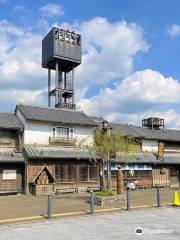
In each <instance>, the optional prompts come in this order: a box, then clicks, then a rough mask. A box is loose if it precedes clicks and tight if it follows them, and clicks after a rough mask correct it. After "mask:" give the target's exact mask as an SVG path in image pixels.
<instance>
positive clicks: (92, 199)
mask: <svg viewBox="0 0 180 240" xmlns="http://www.w3.org/2000/svg"><path fill="white" fill-rule="evenodd" d="M90 193H91V195H90V213H91V214H94V193H93V190H91V192H90Z"/></svg>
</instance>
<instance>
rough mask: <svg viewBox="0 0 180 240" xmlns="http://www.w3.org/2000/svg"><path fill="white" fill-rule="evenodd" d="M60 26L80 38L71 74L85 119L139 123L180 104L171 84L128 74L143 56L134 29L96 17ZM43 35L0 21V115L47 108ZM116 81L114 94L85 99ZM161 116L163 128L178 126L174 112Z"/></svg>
mask: <svg viewBox="0 0 180 240" xmlns="http://www.w3.org/2000/svg"><path fill="white" fill-rule="evenodd" d="M43 25H44V23H43ZM45 26H46V27H47V24H45ZM63 26H66V27H67V28H70V29H71V28H75V29H76V30H77V32H80V33H81V34H82V37H83V40H82V41H83V62H82V65H80V66H79V67H78V68H77V69H76V71H75V83H76V89H77V91H76V99H77V105H79V106H80V107H81V109H83V110H84V111H85V112H87V113H88V114H90V115H100V116H101V115H102V116H104V117H106V118H107V119H109V120H111V121H121V122H134V123H137V122H138V123H140V120H141V119H142V118H143V117H147V116H149V114H151V115H153V113H157V114H159V115H158V116H160V113H161V112H160V111H159V112H157V109H156V110H153V108H154V107H157V106H166V105H167V104H173V103H177V102H178V101H179V100H180V97H179V92H180V84H179V82H178V81H176V80H175V79H173V78H171V77H164V76H163V75H162V74H160V73H159V72H156V71H152V70H148V69H147V70H144V71H139V72H136V73H134V74H132V73H133V64H134V57H135V56H136V54H137V53H139V52H146V51H148V44H147V43H146V41H145V40H144V37H143V30H142V29H141V28H140V26H139V25H137V24H135V23H133V24H128V23H126V22H124V21H120V22H109V21H108V20H107V19H105V18H101V17H97V18H94V19H92V20H90V21H86V22H82V23H76V24H73V25H68V24H63ZM45 31H46V30H45ZM44 35H45V34H44V33H41V34H40V33H35V32H33V31H31V30H24V29H23V28H19V27H16V26H15V25H13V24H10V23H9V22H7V21H0V42H1V45H0V56H1V57H0V76H1V78H0V109H2V107H1V106H12V105H13V106H14V105H15V104H16V103H19V102H22V103H26V104H41V105H46V103H47V97H46V94H45V89H46V88H47V71H46V70H44V69H42V68H41V40H42V38H43V36H44ZM120 78H124V80H122V81H120V82H119V83H117V84H116V86H115V88H114V89H110V88H105V89H102V90H101V91H100V93H99V94H97V95H96V96H94V97H92V98H90V99H84V94H85V92H86V90H88V89H89V88H90V87H93V86H94V84H96V83H99V84H102V85H103V84H106V83H108V82H109V81H113V80H114V79H116V80H117V79H120ZM167 89H168V90H167ZM148 113H149V114H148ZM161 114H162V113H161ZM162 115H163V114H162ZM164 116H165V117H166V118H167V119H168V120H167V121H168V123H170V124H173V123H174V125H175V126H180V121H178V120H177V119H176V117H177V118H178V117H179V114H178V113H177V112H176V110H174V109H173V108H169V110H167V111H166V112H165V113H164ZM179 119H180V118H179Z"/></svg>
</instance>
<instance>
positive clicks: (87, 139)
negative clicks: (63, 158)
mask: <svg viewBox="0 0 180 240" xmlns="http://www.w3.org/2000/svg"><path fill="white" fill-rule="evenodd" d="M93 134H94V128H92V127H74V138H75V139H76V141H77V144H78V143H80V142H82V143H83V144H86V145H92V144H93Z"/></svg>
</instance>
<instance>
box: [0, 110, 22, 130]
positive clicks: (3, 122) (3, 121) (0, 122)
mask: <svg viewBox="0 0 180 240" xmlns="http://www.w3.org/2000/svg"><path fill="white" fill-rule="evenodd" d="M0 128H4V129H15V130H16V129H17V130H18V129H21V128H22V125H21V123H20V121H19V119H18V117H17V116H16V115H15V114H13V113H0Z"/></svg>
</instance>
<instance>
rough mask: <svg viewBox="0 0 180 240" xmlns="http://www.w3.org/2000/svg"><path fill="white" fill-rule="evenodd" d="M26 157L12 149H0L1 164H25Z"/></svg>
mask: <svg viewBox="0 0 180 240" xmlns="http://www.w3.org/2000/svg"><path fill="white" fill-rule="evenodd" d="M24 161H25V160H24V157H23V155H22V153H21V152H16V151H15V150H14V148H11V147H1V148H0V162H8V163H15V162H17V163H20V162H24Z"/></svg>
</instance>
